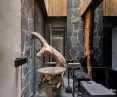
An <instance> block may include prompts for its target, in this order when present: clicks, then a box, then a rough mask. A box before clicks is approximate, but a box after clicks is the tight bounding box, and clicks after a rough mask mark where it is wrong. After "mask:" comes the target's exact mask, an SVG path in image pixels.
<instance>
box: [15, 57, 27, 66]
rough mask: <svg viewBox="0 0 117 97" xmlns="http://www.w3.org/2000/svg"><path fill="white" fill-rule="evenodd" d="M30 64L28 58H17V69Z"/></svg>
mask: <svg viewBox="0 0 117 97" xmlns="http://www.w3.org/2000/svg"><path fill="white" fill-rule="evenodd" d="M27 62H28V58H16V60H15V67H19V66H21V65H23V64H25V63H27Z"/></svg>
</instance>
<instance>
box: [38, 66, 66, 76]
mask: <svg viewBox="0 0 117 97" xmlns="http://www.w3.org/2000/svg"><path fill="white" fill-rule="evenodd" d="M65 71H66V68H65V67H44V68H40V69H38V72H40V73H43V74H50V75H56V74H61V73H63V72H65Z"/></svg>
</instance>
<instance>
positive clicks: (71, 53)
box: [67, 0, 103, 66]
mask: <svg viewBox="0 0 117 97" xmlns="http://www.w3.org/2000/svg"><path fill="white" fill-rule="evenodd" d="M83 29H84V20H83V19H82V18H81V16H80V0H68V17H67V48H68V49H67V50H68V53H67V57H68V59H72V60H77V61H78V60H79V58H81V57H82V56H83V55H84V30H83ZM92 36H93V40H92V41H93V43H92V44H93V45H92V46H93V49H94V50H95V54H94V58H95V59H96V60H97V61H98V62H99V65H100V66H101V65H102V64H103V12H102V5H100V6H99V7H98V8H97V9H96V10H95V12H94V29H93V31H92Z"/></svg>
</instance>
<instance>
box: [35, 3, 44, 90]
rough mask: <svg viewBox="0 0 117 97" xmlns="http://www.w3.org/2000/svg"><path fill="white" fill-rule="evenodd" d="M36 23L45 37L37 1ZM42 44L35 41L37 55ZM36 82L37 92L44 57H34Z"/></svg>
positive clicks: (37, 29) (38, 29)
mask: <svg viewBox="0 0 117 97" xmlns="http://www.w3.org/2000/svg"><path fill="white" fill-rule="evenodd" d="M34 14H35V15H34V23H35V29H34V30H35V31H36V32H38V33H40V34H41V35H42V36H43V34H44V33H43V32H44V31H43V27H44V19H43V18H44V17H43V13H42V11H41V9H40V7H39V5H38V2H36V1H35V11H34ZM40 47H41V44H40V42H39V41H38V40H37V39H34V52H35V53H36V50H38V49H40ZM34 65H35V67H34V73H35V74H34V80H35V90H37V87H38V84H39V82H40V73H39V72H38V71H37V70H38V69H39V68H40V67H42V66H43V65H44V64H43V59H42V57H40V58H37V57H34Z"/></svg>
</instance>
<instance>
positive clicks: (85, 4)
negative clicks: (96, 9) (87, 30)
mask: <svg viewBox="0 0 117 97" xmlns="http://www.w3.org/2000/svg"><path fill="white" fill-rule="evenodd" d="M91 2H92V0H81V5H80V9H81V15H83V14H84V13H85V12H86V10H87V8H88V7H89V6H90V4H91Z"/></svg>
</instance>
